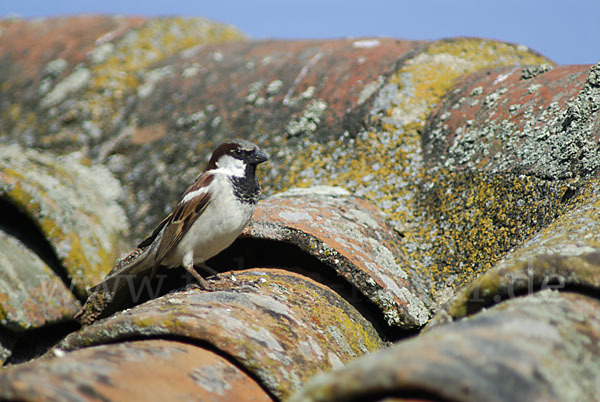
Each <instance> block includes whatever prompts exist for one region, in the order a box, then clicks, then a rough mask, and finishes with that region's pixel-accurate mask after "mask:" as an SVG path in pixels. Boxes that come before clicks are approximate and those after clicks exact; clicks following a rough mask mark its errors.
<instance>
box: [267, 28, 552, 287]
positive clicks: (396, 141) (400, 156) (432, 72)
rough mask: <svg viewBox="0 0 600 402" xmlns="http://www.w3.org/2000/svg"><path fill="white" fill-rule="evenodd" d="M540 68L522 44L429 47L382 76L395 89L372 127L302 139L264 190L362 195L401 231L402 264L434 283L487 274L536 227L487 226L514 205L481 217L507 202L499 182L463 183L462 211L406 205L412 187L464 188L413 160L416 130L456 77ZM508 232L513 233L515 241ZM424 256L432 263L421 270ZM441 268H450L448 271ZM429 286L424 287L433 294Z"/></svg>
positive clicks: (448, 205)
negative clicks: (313, 187) (311, 187)
mask: <svg viewBox="0 0 600 402" xmlns="http://www.w3.org/2000/svg"><path fill="white" fill-rule="evenodd" d="M541 63H548V60H547V59H545V58H543V57H541V56H539V55H537V54H534V53H533V52H531V51H529V50H528V49H526V48H523V47H519V46H514V45H510V44H506V43H502V42H496V41H491V40H482V39H469V38H460V39H456V40H447V41H437V42H434V43H432V44H431V45H430V46H429V47H428V48H427V49H425V50H424V51H423V52H422V53H420V54H418V55H416V56H414V57H413V58H411V59H409V60H407V61H406V62H405V63H404V64H403V65H402V66H401V67H400V69H398V70H397V71H396V72H395V73H393V74H392V75H391V76H390V78H389V81H388V83H389V84H390V85H392V86H395V87H396V88H397V91H396V92H395V94H393V95H391V96H389V98H388V99H385V101H386V102H387V103H388V104H389V108H388V109H387V110H385V111H383V112H384V113H380V114H378V115H377V116H381V118H377V119H375V121H374V122H373V123H374V124H371V127H379V128H378V129H370V130H367V131H365V132H362V133H358V135H357V136H356V138H355V140H354V142H353V143H349V142H348V140H347V139H344V138H339V139H337V140H335V141H331V142H329V143H327V144H324V145H323V144H314V143H311V144H310V145H309V146H306V147H305V148H304V149H303V150H302V151H300V152H298V153H296V154H294V158H293V160H291V161H290V171H289V173H286V175H285V177H282V178H281V179H280V180H279V181H277V182H276V183H274V184H273V188H275V189H277V190H285V189H287V188H289V187H292V186H305V185H306V184H307V183H319V184H320V183H326V184H330V185H335V186H342V187H344V188H346V189H348V190H349V191H351V192H354V193H358V194H362V195H363V196H364V197H365V198H367V199H369V200H370V201H372V202H373V203H374V204H375V205H377V206H379V207H381V208H382V209H383V210H384V212H385V213H386V215H387V216H388V218H390V220H391V221H392V222H395V223H396V224H397V225H398V226H399V227H401V229H402V232H403V235H404V239H403V242H401V244H400V246H399V247H400V248H401V249H403V250H404V251H405V252H406V255H407V257H408V260H407V261H405V262H404V263H405V264H410V266H411V267H413V268H414V269H416V270H418V271H424V272H423V273H424V274H425V275H427V276H429V277H430V278H431V280H432V283H434V284H436V283H438V282H439V279H440V278H447V277H449V276H450V274H456V268H457V267H461V268H462V272H459V273H458V276H457V277H456V278H455V280H453V281H452V283H449V284H448V285H451V286H456V285H457V284H461V283H465V282H468V281H469V280H470V279H472V278H473V276H474V275H477V274H478V273H479V272H483V271H485V270H487V269H489V268H490V267H491V266H492V265H493V263H494V262H495V261H497V259H498V258H499V257H500V256H501V255H502V253H503V252H505V251H506V250H507V244H509V245H511V244H513V242H514V240H515V239H517V238H521V239H522V238H524V237H526V236H527V235H529V234H531V233H532V232H533V231H534V230H537V229H539V225H530V224H529V223H528V222H517V223H514V224H508V225H506V226H502V225H499V224H495V223H494V222H495V220H499V221H501V222H508V221H510V219H511V218H510V216H512V215H511V214H510V211H513V209H510V208H509V209H507V210H503V209H502V208H496V209H495V212H496V213H498V215H497V216H491V215H490V214H489V213H488V212H487V207H486V203H488V202H489V201H490V200H496V201H497V202H498V203H501V202H505V201H506V199H505V198H503V199H500V196H499V195H498V194H497V193H498V191H499V190H500V192H501V193H502V197H507V196H509V195H510V192H508V191H503V190H501V189H499V188H498V187H497V186H503V185H506V184H507V183H504V182H502V183H500V182H491V183H486V182H485V181H484V180H481V179H475V182H471V183H468V185H469V186H473V188H472V191H470V192H469V194H468V198H467V204H468V206H465V205H464V199H462V198H460V197H456V198H455V199H447V200H445V202H440V203H439V204H436V206H437V208H438V210H436V211H432V210H431V208H430V207H427V206H426V205H425V204H423V203H422V202H421V201H420V200H417V199H415V198H414V197H415V195H416V194H419V191H418V189H417V186H418V183H419V182H422V181H426V180H430V181H432V182H433V183H434V184H435V185H437V186H438V187H439V188H440V191H439V193H440V194H443V193H444V192H448V191H449V192H457V193H461V192H463V193H464V192H465V191H467V188H459V189H457V188H453V185H454V184H456V183H451V182H448V181H445V180H444V179H442V178H441V177H440V176H438V177H437V178H436V177H435V176H434V177H429V176H428V175H427V174H426V172H425V169H424V167H423V164H422V159H421V158H422V156H421V155H422V152H421V132H422V130H423V127H424V124H425V121H426V119H427V116H428V115H429V113H431V111H432V110H433V109H434V108H435V107H436V105H437V104H438V103H439V101H440V100H441V97H442V96H444V95H445V94H446V93H448V91H449V90H451V88H452V87H453V85H455V83H456V80H457V79H458V78H460V77H462V76H464V75H465V74H468V73H472V72H476V71H479V70H482V69H486V68H493V67H500V66H508V65H522V64H541ZM338 149H348V151H349V152H345V153H341V156H338V157H336V158H335V159H333V158H332V155H339V153H336V150H338ZM332 166H333V167H332ZM306 169H312V171H314V172H315V173H316V174H315V175H314V176H315V177H309V178H305V177H303V176H302V172H303V171H306ZM389 178H393V179H392V180H389ZM515 180H516V182H515V183H513V186H512V188H511V191H514V192H515V194H521V193H527V192H528V191H531V189H532V186H529V187H527V186H528V185H527V180H525V181H524V182H520V181H519V180H517V179H515ZM465 185H467V184H466V183H465ZM450 198H451V197H450ZM492 202H493V201H492ZM439 219H448V220H450V225H449V226H448V225H447V227H452V228H453V230H455V232H454V233H449V232H447V231H445V230H444V226H443V225H442V226H440V225H439V222H438V220H439ZM463 229H467V231H466V232H464V230H463ZM515 232H518V234H519V236H515ZM407 244H413V245H414V244H417V245H418V244H434V245H435V247H432V248H429V249H427V250H423V249H416V250H415V248H414V247H413V246H411V247H410V250H409V248H408V246H405V245H407ZM445 253H448V254H449V256H446V255H444V254H445ZM453 253H459V254H460V256H461V258H460V259H457V258H456V257H455V256H454V255H452V254H453ZM424 260H429V261H431V260H433V261H434V262H433V263H432V264H431V263H430V264H429V265H428V266H427V267H425V266H424V265H423V264H422V261H424ZM444 261H449V262H448V263H444ZM450 264H457V265H456V266H453V267H451V266H450ZM436 286H437V285H434V289H432V292H433V293H434V294H435V293H436V292H437V290H436V289H435V287H436Z"/></svg>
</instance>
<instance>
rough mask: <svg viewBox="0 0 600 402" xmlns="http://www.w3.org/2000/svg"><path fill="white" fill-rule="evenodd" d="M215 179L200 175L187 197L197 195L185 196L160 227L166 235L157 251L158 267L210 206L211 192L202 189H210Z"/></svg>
mask: <svg viewBox="0 0 600 402" xmlns="http://www.w3.org/2000/svg"><path fill="white" fill-rule="evenodd" d="M213 179H214V176H213V175H212V174H210V173H206V172H205V173H203V174H202V175H200V177H198V179H196V181H195V182H194V183H193V184H192V185H191V186H190V187H189V188H188V189H187V191H186V192H185V194H186V195H190V196H191V195H193V194H194V192H197V195H194V196H191V198H190V199H187V200H186V197H185V196H184V198H183V199H182V200H181V201H180V202H179V204H177V206H176V207H175V210H174V211H173V212H172V213H171V214H170V215H169V217H168V218H167V220H166V222H165V223H161V225H159V227H161V226H164V233H163V234H162V238H161V240H160V243H159V245H158V249H157V251H156V256H155V259H154V261H155V264H156V265H158V264H160V263H161V261H162V260H163V259H164V258H165V257H166V256H167V255H168V254H169V253H170V252H171V250H173V248H174V247H176V246H177V244H178V243H179V241H180V240H181V238H182V237H183V235H185V234H186V233H187V231H188V230H189V229H190V227H191V226H192V224H193V223H194V222H195V221H196V219H198V217H199V216H200V215H201V214H202V212H204V210H205V209H206V207H207V206H208V204H210V201H211V197H210V193H209V191H208V190H207V191H202V189H208V186H209V185H210V183H211V182H212V181H213ZM207 229H208V228H207ZM159 231H160V230H159ZM156 265H155V266H156Z"/></svg>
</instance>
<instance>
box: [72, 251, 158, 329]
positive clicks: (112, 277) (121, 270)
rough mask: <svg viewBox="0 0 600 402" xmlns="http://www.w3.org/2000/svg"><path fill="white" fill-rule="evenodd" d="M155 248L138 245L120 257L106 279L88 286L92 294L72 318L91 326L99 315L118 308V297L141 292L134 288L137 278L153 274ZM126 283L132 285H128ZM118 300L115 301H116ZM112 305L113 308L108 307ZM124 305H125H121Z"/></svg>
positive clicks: (104, 314) (101, 315)
mask: <svg viewBox="0 0 600 402" xmlns="http://www.w3.org/2000/svg"><path fill="white" fill-rule="evenodd" d="M152 251H153V248H152V247H147V248H144V249H141V248H138V249H136V250H135V251H133V252H132V253H131V254H129V255H128V256H126V257H124V258H122V259H120V260H119V261H118V262H117V264H116V265H115V267H114V268H113V269H112V270H111V271H110V272H109V273H108V274H107V275H106V277H105V278H104V280H103V281H102V282H100V283H99V284H97V285H95V286H93V287H92V288H90V289H89V297H88V299H87V300H86V302H85V304H84V305H83V307H82V308H81V310H79V311H78V312H77V314H75V316H74V317H73V318H74V319H75V320H76V321H77V322H79V323H80V324H81V325H89V324H91V323H93V322H94V321H96V320H97V319H98V318H101V317H103V316H106V315H108V314H107V313H111V312H114V311H118V310H119V306H117V305H114V304H118V302H119V300H120V299H122V298H123V297H119V296H125V295H123V293H127V292H128V291H129V293H132V294H131V295H129V296H131V297H132V298H133V293H136V294H139V291H138V290H136V289H134V285H133V284H134V280H135V279H136V278H138V277H139V276H140V275H144V274H145V273H147V274H150V272H151V271H153V270H154V269H153V267H154V265H155V261H154V254H155V253H153V252H152ZM126 285H129V286H127V287H126ZM113 301H115V303H113ZM109 307H110V308H109ZM122 308H124V307H122Z"/></svg>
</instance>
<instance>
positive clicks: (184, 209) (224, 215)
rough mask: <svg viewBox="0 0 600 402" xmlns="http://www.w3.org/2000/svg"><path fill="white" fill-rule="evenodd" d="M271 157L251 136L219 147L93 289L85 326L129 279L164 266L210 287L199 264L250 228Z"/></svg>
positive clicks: (80, 317) (82, 315) (81, 315)
mask: <svg viewBox="0 0 600 402" xmlns="http://www.w3.org/2000/svg"><path fill="white" fill-rule="evenodd" d="M268 159H269V155H268V154H267V153H266V152H265V151H263V150H261V149H260V148H259V147H258V146H257V145H255V144H254V143H252V142H249V141H246V140H242V139H234V140H230V141H227V142H225V143H223V144H221V145H220V146H218V147H217V148H216V149H215V151H214V152H213V154H212V156H211V158H210V160H209V162H208V164H207V166H206V169H205V170H204V172H202V173H201V174H200V175H199V176H198V177H197V178H196V180H195V181H194V182H193V183H192V184H191V185H190V186H189V187H188V188H187V189H186V190H185V192H184V193H183V195H182V197H181V199H180V200H179V202H178V203H177V205H176V206H175V208H174V209H173V210H172V212H171V213H170V214H168V215H167V217H166V218H164V219H163V220H162V221H161V222H160V223H159V224H158V226H157V227H156V228H155V229H154V230H153V231H152V234H150V235H149V236H148V237H146V238H145V239H144V240H142V242H140V243H139V244H138V246H137V248H136V249H135V250H134V251H133V252H132V253H130V254H129V255H127V256H126V257H124V258H122V259H121V260H119V261H118V262H117V263H116V265H115V267H114V268H113V269H112V270H111V271H110V272H109V273H108V274H107V275H106V277H105V278H104V280H102V282H100V283H99V284H97V285H95V286H94V287H92V288H91V289H89V292H90V296H89V297H88V299H87V300H86V303H85V304H84V306H83V308H82V309H81V310H80V311H79V312H78V313H77V314H76V315H75V316H74V318H75V320H76V321H78V322H79V323H80V324H82V325H86V324H89V323H91V322H93V321H95V320H96V319H97V318H98V317H99V316H100V315H102V313H103V311H104V309H105V307H106V305H107V304H108V303H110V301H111V300H112V299H113V298H114V296H115V295H116V293H117V292H118V291H120V290H121V289H122V288H123V287H124V286H125V285H126V284H127V283H128V280H127V278H131V277H132V276H139V275H144V276H146V275H148V276H149V277H150V278H152V277H154V275H155V273H156V270H157V268H158V267H161V266H163V267H166V268H175V267H180V266H182V267H183V268H185V270H186V271H187V272H189V273H190V274H192V276H193V277H194V278H196V280H197V281H198V284H199V286H200V287H201V288H203V289H205V290H210V285H209V284H208V282H207V281H206V280H205V279H204V278H203V277H202V276H201V275H200V274H199V273H198V272H197V271H196V270H195V268H194V267H195V266H197V267H200V268H205V269H208V270H210V268H209V267H207V266H206V265H205V261H206V260H208V259H210V258H211V257H214V256H215V255H217V254H218V253H220V252H221V251H222V250H224V249H225V248H227V247H229V246H230V245H231V244H232V243H233V241H234V240H235V239H236V238H237V237H238V236H239V235H240V233H241V232H242V230H243V229H244V228H245V227H246V225H247V224H248V222H249V221H250V218H251V217H252V213H253V212H254V209H255V207H256V203H257V202H258V199H259V196H260V184H259V182H258V179H257V177H256V168H257V166H258V165H259V164H261V163H263V162H266V161H267V160H268Z"/></svg>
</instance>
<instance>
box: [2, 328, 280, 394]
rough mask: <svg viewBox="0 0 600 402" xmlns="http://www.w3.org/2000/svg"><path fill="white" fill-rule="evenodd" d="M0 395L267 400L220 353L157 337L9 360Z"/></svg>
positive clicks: (261, 392) (257, 387)
mask: <svg viewBox="0 0 600 402" xmlns="http://www.w3.org/2000/svg"><path fill="white" fill-rule="evenodd" d="M84 367H85V369H82V368H84ZM40 373H43V375H40ZM0 397H2V399H4V400H28V401H44V400H46V401H47V400H89V399H100V400H107V401H108V400H110V401H124V400H136V401H141V400H145V401H151V400H152V401H156V400H179V399H183V400H205V401H208V400H211V401H216V400H223V401H226V400H227V401H242V400H243V401H271V400H272V399H271V398H270V397H269V395H268V393H267V392H265V391H264V390H263V389H262V388H261V387H260V386H259V385H258V384H257V383H256V382H255V381H254V380H253V379H252V377H250V376H248V374H246V373H245V372H243V371H242V370H240V369H239V368H238V367H236V366H235V365H234V364H231V363H230V362H229V361H228V360H227V359H225V358H223V357H222V356H219V355H218V354H216V353H214V352H212V351H209V350H206V349H202V348H199V347H197V346H194V345H190V344H186V343H182V342H177V341H173V340H169V341H167V340H160V339H154V340H143V341H133V342H123V343H118V344H111V345H101V346H96V347H92V348H87V349H82V350H78V351H76V352H73V353H68V354H64V353H62V354H61V353H57V354H56V355H55V356H53V357H52V358H50V359H46V360H38V361H35V362H31V363H28V364H24V365H20V366H13V367H11V368H8V369H6V370H4V372H3V375H2V376H1V377H0Z"/></svg>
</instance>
